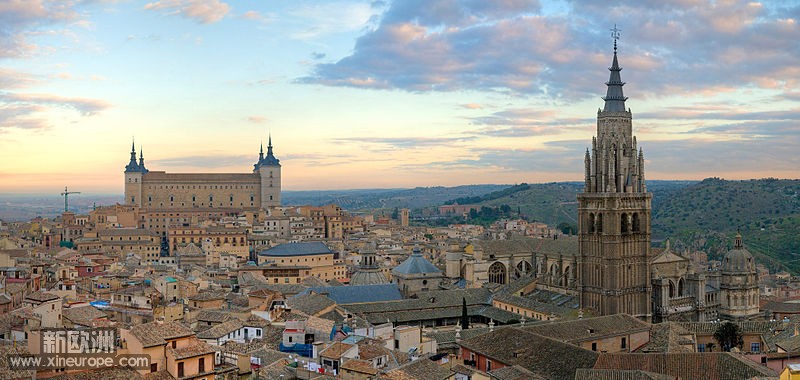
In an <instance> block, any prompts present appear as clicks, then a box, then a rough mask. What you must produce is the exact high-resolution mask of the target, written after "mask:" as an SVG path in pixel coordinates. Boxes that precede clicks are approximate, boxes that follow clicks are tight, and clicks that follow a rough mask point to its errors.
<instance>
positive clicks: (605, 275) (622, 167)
mask: <svg viewBox="0 0 800 380" xmlns="http://www.w3.org/2000/svg"><path fill="white" fill-rule="evenodd" d="M609 70H610V71H611V75H610V78H609V80H608V82H606V85H607V86H608V89H607V92H606V96H605V97H604V98H603V99H604V100H605V105H604V107H603V109H602V110H598V112H597V136H596V137H594V138H593V139H592V148H591V151H589V149H587V150H586V155H585V158H584V161H585V173H584V182H585V188H584V192H583V193H581V194H579V195H578V236H579V240H580V245H579V261H580V263H579V268H578V271H579V273H580V277H581V283H580V292H581V304H582V305H584V307H588V308H591V309H594V310H597V311H598V312H599V313H600V314H601V315H608V314H616V313H627V314H631V315H634V316H637V317H641V318H649V317H650V306H651V305H650V297H649V295H650V270H649V262H648V258H649V257H650V214H651V205H650V201H651V199H652V197H653V195H652V194H651V193H649V192H647V187H646V186H645V183H644V153H643V152H642V150H641V149H639V148H638V147H637V142H636V137H635V136H633V131H632V129H633V127H632V116H631V112H630V110H629V109H626V108H625V100H626V99H627V98H626V97H625V96H624V95H623V93H622V86H623V85H624V84H625V83H624V82H622V79H621V78H620V71H621V70H622V69H621V68H620V66H619V63H618V61H617V44H616V39H615V40H614V58H613V61H612V63H611V68H609Z"/></svg>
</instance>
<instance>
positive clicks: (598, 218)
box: [595, 214, 603, 233]
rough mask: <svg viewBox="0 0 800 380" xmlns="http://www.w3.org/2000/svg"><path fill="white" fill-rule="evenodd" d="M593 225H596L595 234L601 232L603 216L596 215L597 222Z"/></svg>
mask: <svg viewBox="0 0 800 380" xmlns="http://www.w3.org/2000/svg"><path fill="white" fill-rule="evenodd" d="M595 224H596V225H597V232H598V233H599V232H603V214H597V221H596V223H595Z"/></svg>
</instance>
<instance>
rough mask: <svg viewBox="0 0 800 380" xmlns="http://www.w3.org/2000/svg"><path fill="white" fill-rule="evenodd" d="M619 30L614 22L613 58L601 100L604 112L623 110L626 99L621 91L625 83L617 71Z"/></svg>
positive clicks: (618, 68) (618, 70) (612, 36)
mask: <svg viewBox="0 0 800 380" xmlns="http://www.w3.org/2000/svg"><path fill="white" fill-rule="evenodd" d="M619 32H620V29H617V25H616V24H615V25H614V29H611V38H613V39H614V59H613V61H612V62H611V67H609V68H608V70H609V71H611V75H610V76H609V79H608V82H606V86H608V90H606V96H605V97H603V100H605V101H606V104H605V106H604V107H603V111H604V112H625V100H627V99H628V98H627V97H625V95H623V93H622V86H624V85H625V82H623V81H622V79H621V77H620V74H619V72H620V71H622V68H621V67H619V62H618V61H617V40H618V39H619Z"/></svg>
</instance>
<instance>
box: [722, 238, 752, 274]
mask: <svg viewBox="0 0 800 380" xmlns="http://www.w3.org/2000/svg"><path fill="white" fill-rule="evenodd" d="M722 271H723V272H755V271H756V262H755V260H754V259H753V255H751V254H750V252H748V251H747V249H746V248H744V246H743V245H742V235H741V234H738V233H737V234H736V240H735V242H734V244H733V249H732V250H730V251H728V253H726V254H725V258H724V259H722Z"/></svg>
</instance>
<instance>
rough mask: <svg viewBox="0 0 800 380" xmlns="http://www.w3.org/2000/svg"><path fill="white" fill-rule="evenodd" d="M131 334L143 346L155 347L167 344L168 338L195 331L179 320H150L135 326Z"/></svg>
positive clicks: (182, 335)
mask: <svg viewBox="0 0 800 380" xmlns="http://www.w3.org/2000/svg"><path fill="white" fill-rule="evenodd" d="M131 335H133V336H134V337H136V339H138V340H139V342H141V343H142V346H143V347H153V346H158V345H162V344H166V343H167V341H166V340H167V339H175V338H181V337H186V336H191V335H194V332H192V330H190V329H189V328H187V327H186V326H184V325H182V324H180V323H178V322H166V323H158V322H150V323H145V324H141V325H136V326H133V327H132V328H131Z"/></svg>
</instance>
